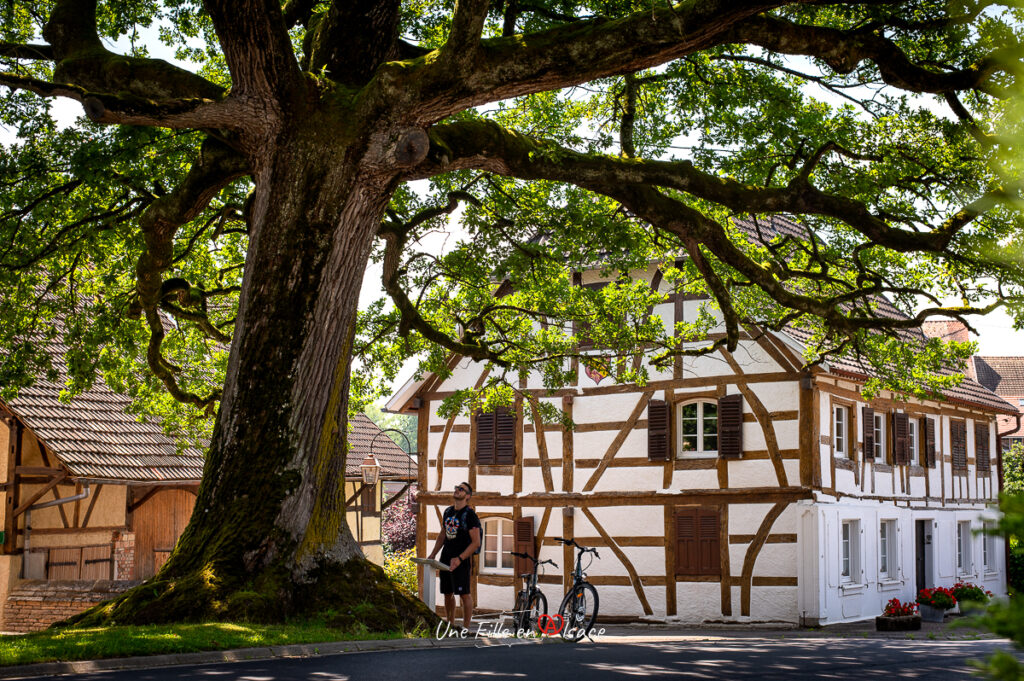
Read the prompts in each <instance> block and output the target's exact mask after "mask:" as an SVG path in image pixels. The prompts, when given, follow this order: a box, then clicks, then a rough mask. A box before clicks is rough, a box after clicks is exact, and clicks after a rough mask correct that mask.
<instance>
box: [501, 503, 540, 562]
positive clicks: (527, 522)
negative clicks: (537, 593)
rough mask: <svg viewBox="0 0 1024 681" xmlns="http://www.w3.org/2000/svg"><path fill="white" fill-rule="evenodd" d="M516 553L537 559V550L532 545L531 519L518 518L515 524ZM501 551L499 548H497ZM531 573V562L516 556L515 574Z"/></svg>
mask: <svg viewBox="0 0 1024 681" xmlns="http://www.w3.org/2000/svg"><path fill="white" fill-rule="evenodd" d="M514 537H515V545H516V549H515V550H516V553H525V554H528V555H531V556H533V557H534V558H536V557H537V550H536V549H535V548H534V545H533V517H532V516H531V517H529V518H519V519H518V520H516V523H515V530H514ZM498 550H499V551H500V550H501V547H498ZM528 572H533V562H532V561H530V560H527V559H526V558H520V557H519V556H516V574H517V575H525V574H526V573H528Z"/></svg>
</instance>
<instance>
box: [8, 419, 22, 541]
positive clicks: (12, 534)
mask: <svg viewBox="0 0 1024 681" xmlns="http://www.w3.org/2000/svg"><path fill="white" fill-rule="evenodd" d="M5 422H6V425H7V440H8V443H9V444H8V447H7V483H8V484H9V485H10V487H9V488H8V490H7V494H6V495H5V496H6V504H5V508H4V547H3V552H4V553H14V551H15V550H17V548H18V536H17V535H18V522H17V515H15V513H14V511H15V509H16V508H17V506H18V493H19V491H20V490H19V489H18V467H19V466H20V465H21V446H22V439H23V437H24V433H23V431H24V428H23V427H22V425H21V421H19V420H17V419H14V418H8V419H6V420H5Z"/></svg>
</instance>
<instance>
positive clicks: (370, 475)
mask: <svg viewBox="0 0 1024 681" xmlns="http://www.w3.org/2000/svg"><path fill="white" fill-rule="evenodd" d="M359 470H360V471H362V474H363V482H364V483H365V484H367V485H375V484H376V483H377V479H378V478H379V477H380V464H379V463H377V457H375V456H374V455H373V452H371V453H369V454H367V455H366V458H365V459H363V463H361V464H360V465H359Z"/></svg>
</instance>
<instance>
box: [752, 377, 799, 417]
mask: <svg viewBox="0 0 1024 681" xmlns="http://www.w3.org/2000/svg"><path fill="white" fill-rule="evenodd" d="M744 371H746V367H744ZM764 371H782V368H781V367H780V366H779V365H778V364H775V365H774V368H765V369H764ZM748 373H751V372H748ZM750 389H751V390H752V391H753V392H754V394H755V395H757V399H759V400H761V402H762V404H764V407H765V409H767V410H768V411H786V410H791V409H796V408H797V406H798V405H799V404H800V382H799V381H773V382H771V383H752V384H751V385H750ZM794 423H795V422H794Z"/></svg>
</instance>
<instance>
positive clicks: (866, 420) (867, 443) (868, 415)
mask: <svg viewBox="0 0 1024 681" xmlns="http://www.w3.org/2000/svg"><path fill="white" fill-rule="evenodd" d="M861 416H863V418H862V419H861V429H860V430H861V439H862V440H863V441H864V458H865V459H873V458H875V410H874V409H872V408H871V407H864V409H862V410H861ZM851 450H852V448H851ZM851 458H852V457H851Z"/></svg>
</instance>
